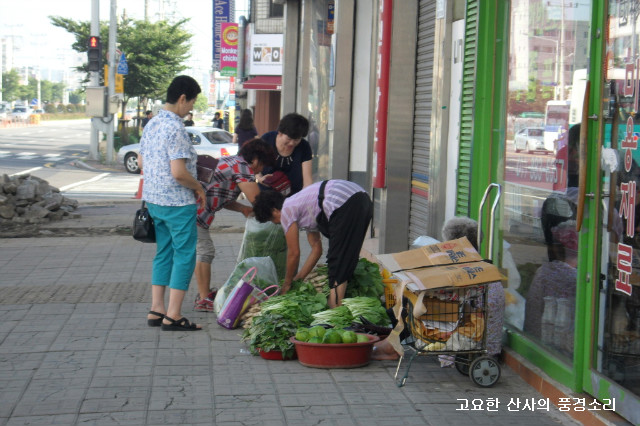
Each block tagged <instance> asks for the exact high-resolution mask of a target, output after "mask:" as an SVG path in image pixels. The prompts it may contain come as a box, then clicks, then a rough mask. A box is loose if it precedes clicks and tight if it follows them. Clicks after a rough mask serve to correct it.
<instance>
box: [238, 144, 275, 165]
mask: <svg viewBox="0 0 640 426" xmlns="http://www.w3.org/2000/svg"><path fill="white" fill-rule="evenodd" d="M238 155H239V156H241V157H242V158H244V160H245V161H246V162H247V163H251V162H252V161H253V160H254V159H256V158H257V159H258V161H260V162H261V163H262V164H263V165H264V166H269V167H271V166H273V165H274V164H275V162H276V151H275V150H274V149H273V147H272V146H271V145H269V144H268V143H267V142H265V141H264V140H262V139H260V138H253V139H251V140H249V141H247V142H245V143H244V144H243V145H242V148H240V152H238Z"/></svg>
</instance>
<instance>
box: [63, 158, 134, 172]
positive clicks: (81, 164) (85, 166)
mask: <svg viewBox="0 0 640 426" xmlns="http://www.w3.org/2000/svg"><path fill="white" fill-rule="evenodd" d="M71 164H72V165H74V166H76V167H78V168H81V169H85V170H89V171H92V172H120V171H122V170H119V169H114V168H111V167H108V166H105V167H104V168H97V167H93V166H90V165H88V164H87V163H85V162H84V161H82V160H75V161H72V162H71Z"/></svg>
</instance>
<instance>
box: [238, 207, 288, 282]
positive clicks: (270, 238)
mask: <svg viewBox="0 0 640 426" xmlns="http://www.w3.org/2000/svg"><path fill="white" fill-rule="evenodd" d="M264 256H269V257H270V258H271V259H273V263H274V265H275V267H276V272H277V273H278V279H280V280H282V279H283V278H284V275H285V273H286V271H287V240H286V238H285V236H284V230H283V229H282V226H280V225H278V224H275V223H272V222H266V223H260V222H258V221H257V220H256V219H255V218H253V217H250V218H248V219H247V223H246V225H245V228H244V236H243V238H242V245H241V246H240V253H239V254H238V262H240V261H242V260H244V259H246V258H249V257H264Z"/></svg>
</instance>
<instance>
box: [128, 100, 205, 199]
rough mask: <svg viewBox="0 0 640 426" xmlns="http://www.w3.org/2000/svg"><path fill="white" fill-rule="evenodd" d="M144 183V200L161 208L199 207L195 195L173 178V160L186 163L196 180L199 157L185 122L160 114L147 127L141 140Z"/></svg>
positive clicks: (162, 112)
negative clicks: (185, 127)
mask: <svg viewBox="0 0 640 426" xmlns="http://www.w3.org/2000/svg"><path fill="white" fill-rule="evenodd" d="M140 155H141V156H142V167H143V179H144V184H143V186H142V199H143V200H145V201H146V202H149V203H153V204H157V205H160V206H186V205H189V204H195V203H196V197H195V193H194V192H193V190H192V189H189V188H186V187H184V186H182V185H180V184H179V183H178V181H176V180H175V178H174V177H173V175H172V174H171V160H177V159H180V158H185V159H186V166H187V170H188V171H189V173H190V174H191V175H192V176H193V177H194V178H195V177H196V161H197V160H198V155H197V153H196V151H195V149H194V148H193V144H192V143H191V139H190V138H189V135H188V133H187V132H186V130H185V129H184V124H183V122H182V119H181V118H180V117H179V116H178V115H177V114H174V113H173V112H170V111H167V110H161V111H160V112H159V113H158V114H157V115H156V116H155V117H153V118H152V119H151V120H150V121H149V123H148V124H147V125H146V126H145V127H144V131H143V132H142V138H141V139H140Z"/></svg>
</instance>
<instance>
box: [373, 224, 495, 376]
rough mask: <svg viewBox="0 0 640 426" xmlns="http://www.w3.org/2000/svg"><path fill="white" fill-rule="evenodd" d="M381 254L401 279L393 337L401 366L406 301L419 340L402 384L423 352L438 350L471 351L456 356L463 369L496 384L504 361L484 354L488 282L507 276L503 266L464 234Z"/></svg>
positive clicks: (391, 340)
mask: <svg viewBox="0 0 640 426" xmlns="http://www.w3.org/2000/svg"><path fill="white" fill-rule="evenodd" d="M378 258H379V259H380V261H381V262H382V264H383V265H384V267H385V268H386V269H388V270H389V271H391V272H392V273H393V276H394V278H395V279H397V280H398V281H399V283H400V284H399V285H397V286H396V294H395V300H396V304H395V306H394V308H393V309H394V313H395V315H396V318H398V324H397V325H396V327H395V328H394V330H393V331H392V332H391V334H390V335H389V338H388V339H389V343H391V344H392V345H393V347H394V348H395V349H396V351H397V352H398V353H399V354H400V355H401V357H400V360H399V362H398V370H397V371H399V370H400V365H401V363H402V361H403V358H404V353H405V350H404V347H403V346H402V344H401V342H400V339H399V336H400V332H401V331H402V330H403V329H404V327H405V324H404V321H403V320H402V315H401V311H402V308H403V306H402V305H403V302H402V301H403V300H406V304H405V306H404V308H406V309H407V312H408V315H407V328H408V329H409V331H410V332H411V335H412V337H413V338H414V339H415V342H414V343H413V349H414V352H413V354H412V356H411V358H410V359H409V363H408V365H407V368H406V372H405V375H404V377H402V379H401V381H400V383H399V386H402V385H404V382H405V381H406V378H407V376H408V374H409V369H410V367H411V363H412V361H413V359H414V358H415V357H416V356H417V355H418V354H434V353H436V354H454V355H455V354H459V355H462V354H464V355H466V356H458V357H456V358H455V359H456V368H457V369H458V371H460V372H461V373H463V374H469V377H470V378H471V380H472V381H473V382H474V383H475V384H477V385H479V386H483V387H486V386H492V385H493V384H495V383H496V382H497V380H498V378H499V377H500V366H499V364H498V363H497V362H496V361H495V360H494V359H493V358H492V357H489V356H482V355H484V354H486V318H487V311H486V309H487V303H486V294H487V286H488V284H489V283H493V282H496V281H501V280H502V279H503V277H502V275H501V274H500V272H499V271H498V268H497V267H495V266H494V265H492V264H491V263H488V262H485V261H483V260H482V258H481V257H480V255H479V254H478V253H477V251H476V250H475V249H474V247H473V246H472V245H471V243H470V242H469V240H467V238H464V237H463V238H460V239H457V240H451V241H445V242H443V243H439V244H433V245H430V246H425V247H421V248H418V249H415V250H409V251H405V252H401V253H394V254H384V255H379V256H378ZM468 355H480V356H478V357H476V358H474V357H473V356H471V357H469V356H468ZM469 360H471V361H470V362H469ZM469 363H470V365H469Z"/></svg>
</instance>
